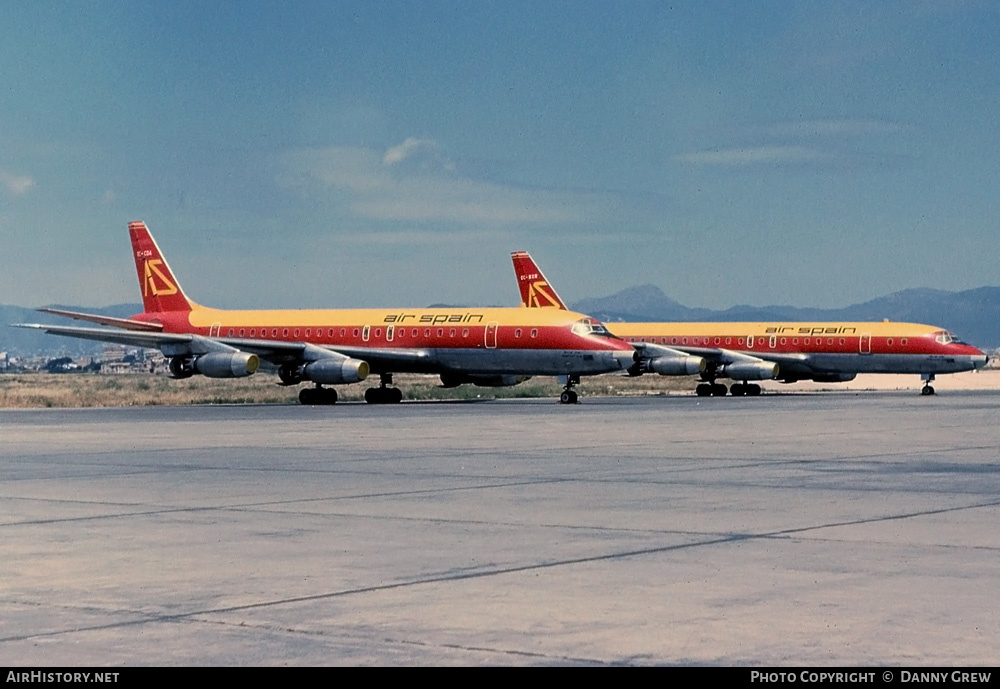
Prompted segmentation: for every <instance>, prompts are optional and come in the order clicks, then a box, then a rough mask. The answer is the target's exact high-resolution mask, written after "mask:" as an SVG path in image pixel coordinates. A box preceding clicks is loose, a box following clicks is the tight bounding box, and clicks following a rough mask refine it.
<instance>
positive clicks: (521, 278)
mask: <svg viewBox="0 0 1000 689" xmlns="http://www.w3.org/2000/svg"><path fill="white" fill-rule="evenodd" d="M510 260H511V261H513V263H514V274H515V275H516V276H517V286H518V288H519V289H520V290H521V306H526V307H528V308H532V309H533V308H539V307H550V308H557V309H562V310H564V311H566V310H568V309H567V308H566V304H565V303H563V300H562V299H560V298H559V295H558V294H556V291H555V289H553V287H552V285H550V284H549V281H548V280H546V279H545V276H544V275H542V271H541V270H540V269H539V268H538V266H537V265H535V261H534V260H533V259H532V258H531V256H530V255H529V254H528V252H527V251H515V252H514V253H512V254H511V255H510Z"/></svg>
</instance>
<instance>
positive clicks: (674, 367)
mask: <svg viewBox="0 0 1000 689" xmlns="http://www.w3.org/2000/svg"><path fill="white" fill-rule="evenodd" d="M706 366H707V363H706V362H705V360H704V359H703V358H701V357H700V356H660V357H656V358H655V359H650V360H649V364H648V367H649V370H650V371H653V372H654V373H659V374H660V375H661V376H693V375H696V374H698V373H701V372H702V371H704V370H705V367H706Z"/></svg>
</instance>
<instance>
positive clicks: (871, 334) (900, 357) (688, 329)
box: [511, 251, 987, 396]
mask: <svg viewBox="0 0 1000 689" xmlns="http://www.w3.org/2000/svg"><path fill="white" fill-rule="evenodd" d="M511 259H512V260H513V262H514V272H515V274H516V275H517V282H518V286H519V287H520V290H521V302H522V305H523V306H527V307H539V308H540V309H541V310H549V311H551V310H559V309H565V308H566V305H565V303H563V301H562V299H560V298H559V295H558V294H557V293H556V291H555V290H554V289H553V288H552V285H551V284H549V282H548V280H546V279H545V276H544V275H543V274H542V272H541V270H539V269H538V266H537V265H535V262H534V261H533V260H532V259H531V256H529V255H528V254H527V253H526V252H524V251H517V252H514V253H513V254H512V255H511ZM546 307H547V308H546ZM609 327H610V329H611V330H612V331H613V332H614V333H615V335H617V336H619V337H621V338H622V339H623V340H625V341H627V342H631V343H632V344H633V346H635V348H636V350H637V353H638V354H639V356H640V360H639V361H637V362H636V364H635V365H634V366H633V367H632V368H631V369H629V373H630V374H632V375H641V374H642V373H647V372H655V373H660V374H662V375H694V374H699V375H700V376H701V379H702V381H703V382H702V383H701V384H700V385H698V386H697V388H696V390H695V391H696V392H697V394H698V395H700V396H709V395H715V396H722V395H725V394H726V393H727V392H730V393H731V394H733V395H738V396H739V395H759V394H760V392H761V389H760V385H758V384H756V383H751V382H750V381H754V380H771V379H775V380H780V381H781V382H783V383H794V382H796V381H800V380H814V381H817V382H822V383H833V382H846V381H849V380H853V379H854V377H855V376H857V374H859V373H909V374H919V375H920V376H921V378H922V379H923V380H924V381H925V385H924V387H923V389H922V391H921V392H922V394H924V395H932V394H934V388H933V387H931V385H930V383H931V381H933V380H934V377H935V376H936V375H937V374H939V373H957V372H959V371H971V370H974V369H978V368H981V367H982V366H984V365H985V364H986V359H987V357H986V355H985V354H984V353H983V352H982V351H980V350H979V349H976V348H975V347H972V346H970V345H968V344H966V343H964V342H962V341H961V340H959V339H958V338H957V337H956V336H955V335H954V334H952V333H950V332H948V331H947V330H944V329H942V328H936V327H934V326H930V325H920V324H918V323H894V322H891V321H882V322H877V323H872V322H867V323H866V322H851V323H846V322H845V323H812V322H804V323H777V322H776V323H612V324H611V325H610V326H609ZM718 378H731V379H733V380H735V381H737V382H736V383H734V384H733V385H732V386H730V388H729V390H728V391H727V389H726V386H725V385H722V384H721V383H716V379H718Z"/></svg>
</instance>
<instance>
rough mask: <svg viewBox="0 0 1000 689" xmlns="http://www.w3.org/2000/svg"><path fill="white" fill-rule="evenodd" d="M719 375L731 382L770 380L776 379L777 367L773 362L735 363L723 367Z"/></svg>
mask: <svg viewBox="0 0 1000 689" xmlns="http://www.w3.org/2000/svg"><path fill="white" fill-rule="evenodd" d="M721 373H722V375H725V376H728V377H730V378H732V379H733V380H770V379H771V378H777V377H778V365H777V364H776V363H774V362H773V361H759V362H758V361H736V362H733V363H731V364H726V365H725V366H723V367H722V371H721Z"/></svg>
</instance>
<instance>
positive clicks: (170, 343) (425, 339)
mask: <svg viewBox="0 0 1000 689" xmlns="http://www.w3.org/2000/svg"><path fill="white" fill-rule="evenodd" d="M129 235H130V237H131V239H132V251H133V253H134V258H135V267H136V271H137V274H138V278H139V286H140V288H141V290H142V303H143V311H142V313H139V314H136V315H135V316H132V317H131V318H110V317H105V316H98V315H94V314H86V313H77V312H72V311H62V310H57V309H40V310H41V311H45V312H47V313H53V314H57V315H60V316H68V317H70V318H75V319H78V320H84V321H89V322H92V323H97V324H99V325H102V326H109V327H104V328H81V327H70V326H56V325H40V324H21V325H20V326H19V327H28V328H35V329H38V330H44V331H45V332H48V333H53V334H56V335H67V336H70V337H79V338H84V339H89V340H98V341H104V342H115V343H119V344H124V345H129V346H136V347H148V348H155V349H159V350H160V351H162V352H163V354H164V355H165V356H167V357H168V358H169V363H170V372H171V374H172V375H173V376H174V377H175V378H186V377H189V376H192V375H194V374H196V373H198V374H201V375H204V376H209V377H213V378H235V377H242V376H249V375H251V374H253V373H255V372H256V371H257V368H258V366H259V365H260V360H261V359H264V360H265V361H268V362H270V363H272V364H274V365H275V366H277V368H278V377H279V378H280V380H281V383H283V384H285V385H295V384H298V383H301V382H304V381H310V382H312V383H314V384H315V387H313V388H305V389H303V390H302V391H301V392H300V394H299V400H300V401H301V402H302V403H303V404H333V403H334V402H336V400H337V393H336V391H335V390H334V389H333V388H324V387H323V386H324V385H336V384H341V383H356V382H359V381H362V380H364V379H365V378H366V377H367V376H368V374H369V373H376V374H378V375H379V377H380V382H381V384H380V386H379V387H377V388H370V389H369V390H368V391H366V393H365V399H366V400H367V401H368V402H370V403H389V402H399V401H400V400H401V399H402V392H401V391H400V390H399V389H398V388H391V387H388V386H389V385H391V384H392V374H393V373H436V374H439V375H440V376H441V382H442V384H443V385H444V386H445V387H451V386H456V385H461V384H463V383H472V384H475V385H482V386H505V385H516V384H517V383H519V382H521V381H523V380H525V379H527V378H528V377H530V376H534V375H551V376H565V377H566V387H565V389H564V390H563V393H562V395H561V396H560V401H562V402H564V403H573V402H576V401H577V393H576V391H575V390H573V386H574V385H576V384H577V383H578V382H579V379H580V376H582V375H593V374H598V373H608V372H611V371H620V370H625V369H628V368H629V367H630V366H633V365H634V363H635V358H636V357H635V350H634V349H633V347H632V345H630V344H629V343H627V342H624V341H623V340H621V339H619V338H617V337H614V336H612V335H611V334H610V333H608V331H607V329H606V328H605V327H604V326H603V325H602V324H601V323H600V322H598V321H596V320H594V319H592V318H588V317H587V316H584V315H583V314H579V313H573V312H570V311H552V310H546V311H540V310H529V309H523V308H519V307H514V308H471V307H470V308H440V309H410V308H399V309H336V310H282V311H277V310H275V311H228V310H221V309H211V308H206V307H204V306H200V305H198V304H196V303H195V302H193V301H191V300H190V299H189V298H188V297H186V296H185V294H184V292H183V290H182V289H181V287H180V283H179V282H178V281H177V278H175V277H174V273H173V271H171V270H170V267H169V266H168V265H167V262H166V260H165V259H164V257H163V254H162V253H161V252H160V249H159V247H158V246H157V245H156V242H155V240H154V239H153V237H152V235H151V234H150V233H149V230H148V229H147V228H146V225H145V224H144V223H142V222H133V223H130V224H129Z"/></svg>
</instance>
